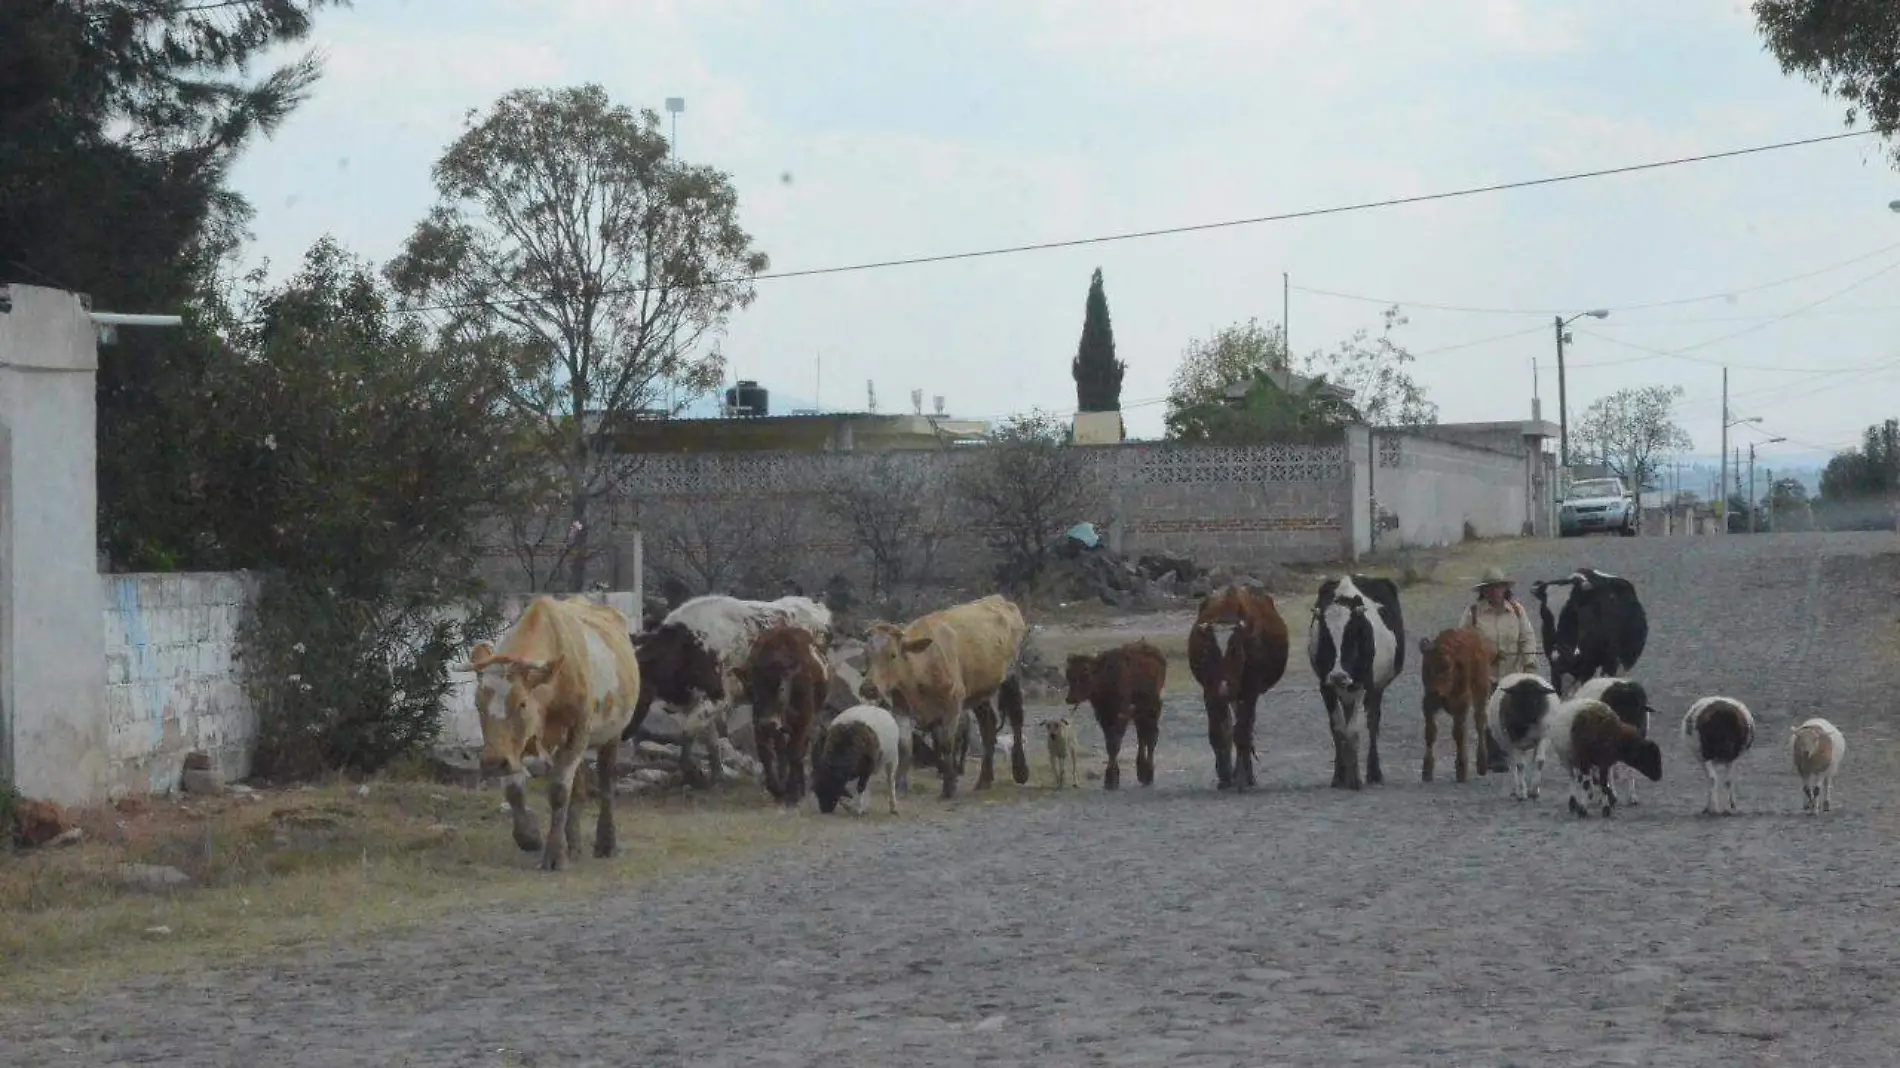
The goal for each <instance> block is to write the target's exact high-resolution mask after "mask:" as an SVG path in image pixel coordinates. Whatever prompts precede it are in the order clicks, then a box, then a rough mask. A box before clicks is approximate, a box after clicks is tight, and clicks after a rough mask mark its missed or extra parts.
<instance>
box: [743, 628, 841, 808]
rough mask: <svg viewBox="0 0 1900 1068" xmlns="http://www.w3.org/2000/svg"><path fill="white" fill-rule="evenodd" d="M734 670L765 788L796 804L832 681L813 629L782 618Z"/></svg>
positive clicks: (803, 789) (762, 636)
mask: <svg viewBox="0 0 1900 1068" xmlns="http://www.w3.org/2000/svg"><path fill="white" fill-rule="evenodd" d="M735 673H736V674H737V675H738V676H739V682H740V684H741V685H743V686H744V687H745V692H746V699H747V700H748V701H750V702H751V704H752V741H753V745H754V746H755V747H756V748H757V749H758V753H759V766H760V770H761V772H762V774H763V777H764V779H765V788H766V790H767V791H768V792H770V793H771V795H772V796H773V797H775V798H777V799H778V800H779V801H780V802H782V803H784V804H787V805H796V804H798V802H799V801H800V800H801V799H803V798H804V796H805V758H806V755H807V754H808V753H809V752H810V750H811V729H812V724H814V723H816V722H817V721H818V713H819V710H820V709H822V708H823V707H824V704H825V694H826V692H827V691H828V689H829V688H830V684H831V671H830V669H829V668H827V667H826V666H825V658H824V657H823V656H822V655H820V654H819V652H818V643H817V641H816V640H815V639H813V637H812V635H811V632H810V631H808V630H806V629H805V628H803V627H799V626H794V625H792V624H790V623H780V624H778V625H776V626H774V627H772V628H770V629H769V630H766V631H765V632H764V633H762V634H760V635H759V637H758V640H757V641H755V642H753V643H752V651H751V653H750V654H749V655H748V656H747V658H746V661H745V663H743V664H741V665H740V666H739V667H738V668H737V669H736V672H735Z"/></svg>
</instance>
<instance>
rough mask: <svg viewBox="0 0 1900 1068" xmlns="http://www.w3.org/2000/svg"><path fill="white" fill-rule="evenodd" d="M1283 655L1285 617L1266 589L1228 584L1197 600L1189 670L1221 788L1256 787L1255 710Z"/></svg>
mask: <svg viewBox="0 0 1900 1068" xmlns="http://www.w3.org/2000/svg"><path fill="white" fill-rule="evenodd" d="M1223 632H1226V633H1223ZM1286 657H1287V636H1286V621H1285V620H1283V619H1281V618H1280V610H1279V608H1277V607H1276V606H1275V605H1274V603H1273V597H1272V595H1270V594H1268V593H1267V592H1266V591H1265V590H1259V589H1253V588H1250V587H1244V586H1226V587H1223V588H1221V589H1218V590H1215V591H1214V592H1213V593H1210V594H1208V595H1207V596H1206V597H1204V598H1202V599H1201V610H1200V613H1199V614H1198V615H1197V616H1196V617H1195V619H1194V627H1193V629H1192V630H1190V631H1188V668H1189V670H1191V671H1193V672H1194V679H1195V681H1197V682H1199V683H1200V684H1201V696H1202V699H1203V700H1204V701H1205V703H1206V705H1207V742H1208V744H1209V745H1211V746H1213V748H1214V775H1215V777H1216V778H1217V779H1218V780H1219V786H1220V788H1221V789H1223V790H1225V789H1227V788H1229V787H1238V788H1239V789H1241V790H1245V789H1248V788H1249V787H1251V786H1253V785H1254V774H1253V764H1254V746H1253V722H1254V713H1255V711H1256V709H1257V708H1258V706H1259V701H1260V697H1261V695H1262V694H1264V693H1266V692H1267V691H1268V690H1271V689H1272V688H1273V687H1274V686H1275V685H1276V684H1277V683H1279V681H1280V678H1281V676H1283V675H1285V674H1286ZM1236 760H1238V766H1236Z"/></svg>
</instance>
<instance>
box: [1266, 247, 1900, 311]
mask: <svg viewBox="0 0 1900 1068" xmlns="http://www.w3.org/2000/svg"><path fill="white" fill-rule="evenodd" d="M1897 248H1900V242H1896V243H1894V244H1891V245H1887V246H1885V247H1883V248H1877V249H1875V250H1873V251H1872V252H1868V253H1865V254H1863V255H1859V256H1855V257H1854V258H1853V259H1850V260H1842V261H1841V262H1839V263H1833V264H1829V265H1828V266H1826V267H1818V268H1816V269H1814V270H1812V271H1804V272H1802V273H1801V274H1796V275H1789V276H1788V277H1786V278H1777V279H1775V280H1774V281H1772V282H1763V283H1761V284H1760V285H1753V286H1746V287H1743V288H1741V289H1726V290H1722V291H1721V292H1718V293H1705V294H1703V295H1702V296H1699V297H1680V298H1677V299H1674V300H1657V301H1650V302H1649V303H1646V304H1612V305H1609V306H1608V308H1609V310H1611V311H1620V312H1632V311H1645V310H1648V309H1651V308H1674V307H1679V306H1681V305H1684V304H1701V303H1705V302H1707V301H1711V300H1727V299H1728V298H1730V297H1735V296H1740V295H1741V294H1743V293H1759V292H1760V291H1762V290H1764V289H1776V288H1779V287H1781V286H1785V285H1790V284H1792V283H1795V282H1802V281H1806V280H1807V279H1810V278H1815V277H1818V276H1820V275H1824V274H1829V273H1831V272H1834V271H1838V270H1840V269H1841V268H1843V267H1852V266H1853V265H1854V264H1856V263H1863V262H1865V261H1867V260H1871V259H1873V258H1874V257H1876V256H1879V255H1882V254H1884V253H1888V252H1892V251H1893V250H1894V249H1897ZM1292 288H1294V289H1297V290H1299V291H1300V292H1302V293H1311V294H1313V295H1315V296H1321V297H1333V298H1336V299H1338V300H1352V301H1359V302H1360V303H1364V304H1381V305H1386V306H1388V307H1389V306H1391V305H1394V304H1396V305H1398V306H1399V307H1401V308H1423V309H1426V310H1428V311H1447V312H1461V313H1464V314H1467V315H1538V316H1545V315H1567V314H1569V313H1571V312H1573V311H1575V310H1576V309H1575V308H1487V307H1478V306H1474V305H1469V304H1434V303H1431V302H1429V301H1422V300H1394V299H1389V298H1386V297H1368V296H1364V295H1361V294H1357V293H1342V292H1340V291H1338V290H1333V289H1314V288H1310V287H1307V286H1301V285H1294V286H1293V287H1292ZM1597 307H1603V305H1597ZM1665 321H1666V322H1671V323H1674V322H1692V321H1693V320H1686V319H1678V320H1665Z"/></svg>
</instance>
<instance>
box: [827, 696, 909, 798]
mask: <svg viewBox="0 0 1900 1068" xmlns="http://www.w3.org/2000/svg"><path fill="white" fill-rule="evenodd" d="M880 773H881V774H882V776H883V786H884V790H885V792H886V793H888V794H889V795H890V799H891V815H893V816H895V815H897V795H898V792H899V791H900V790H901V791H903V792H904V793H909V792H910V744H909V739H908V738H907V737H906V736H905V732H904V731H901V730H899V729H898V726H897V718H896V717H895V716H892V715H891V714H890V712H889V711H888V710H886V709H883V708H880V707H878V706H877V705H854V706H852V707H850V708H847V709H845V710H844V711H843V712H840V713H838V715H837V718H835V719H833V720H832V721H831V722H830V723H829V724H827V725H826V727H825V731H824V733H823V734H822V735H820V736H819V743H818V749H817V751H816V752H815V753H814V754H813V755H812V784H811V792H812V796H814V797H816V798H817V799H818V811H820V812H827V813H828V812H830V811H832V810H833V809H835V808H836V807H837V806H838V799H839V798H841V797H845V796H846V795H850V796H851V797H852V798H853V807H854V810H855V811H856V812H857V814H858V815H860V816H862V815H864V814H865V810H866V809H868V808H869V807H870V804H869V802H868V801H867V799H866V798H865V792H866V790H867V788H868V787H869V786H870V784H871V776H872V775H876V774H880Z"/></svg>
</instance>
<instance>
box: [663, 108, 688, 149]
mask: <svg viewBox="0 0 1900 1068" xmlns="http://www.w3.org/2000/svg"><path fill="white" fill-rule="evenodd" d="M666 110H667V111H668V113H670V114H671V115H672V116H673V137H672V139H671V140H670V141H668V142H667V144H666V149H667V151H668V152H670V153H672V154H673V155H674V156H678V155H679V154H680V112H682V111H685V110H686V98H685V97H683V96H669V97H667V98H666Z"/></svg>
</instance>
